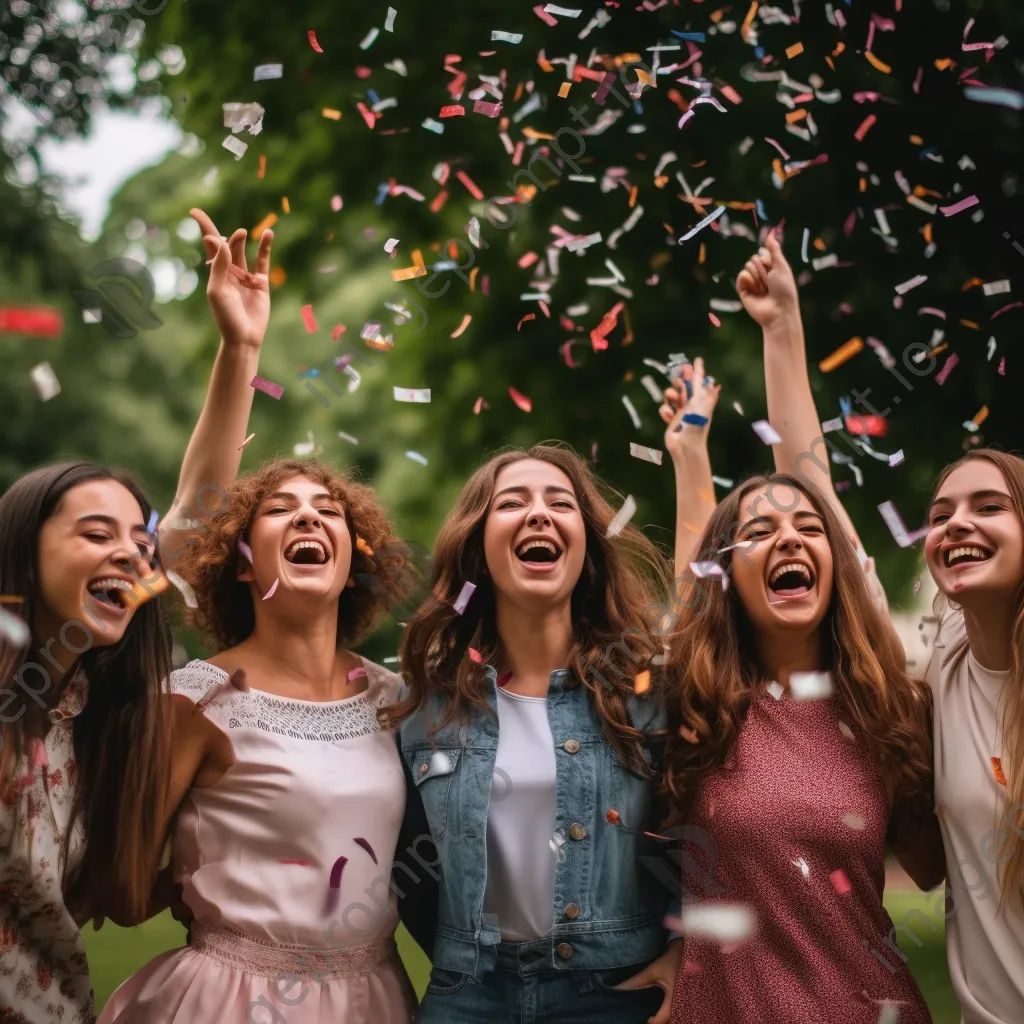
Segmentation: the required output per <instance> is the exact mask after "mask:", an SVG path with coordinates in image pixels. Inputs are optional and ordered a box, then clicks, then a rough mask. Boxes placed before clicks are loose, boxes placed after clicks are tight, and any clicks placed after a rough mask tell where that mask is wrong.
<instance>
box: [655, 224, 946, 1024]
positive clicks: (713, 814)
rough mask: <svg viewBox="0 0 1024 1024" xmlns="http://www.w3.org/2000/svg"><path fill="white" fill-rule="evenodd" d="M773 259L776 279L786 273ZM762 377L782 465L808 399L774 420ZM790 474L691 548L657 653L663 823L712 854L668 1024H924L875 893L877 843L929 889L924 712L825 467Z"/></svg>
mask: <svg viewBox="0 0 1024 1024" xmlns="http://www.w3.org/2000/svg"><path fill="white" fill-rule="evenodd" d="M769 245H770V250H771V258H772V260H773V264H772V265H774V270H773V271H772V272H773V273H775V274H777V275H778V274H780V273H783V272H785V271H788V269H789V268H788V266H786V265H785V262H784V260H782V259H781V251H779V250H778V247H777V244H776V243H775V242H774V240H772V241H771V242H770V243H769ZM764 256H766V254H763V257H764ZM763 257H762V258H755V260H753V261H751V262H748V264H747V267H746V269H745V270H744V272H743V273H742V274H741V275H740V278H739V281H738V290H739V293H740V296H741V298H742V299H743V301H744V303H745V305H746V306H747V309H748V311H750V312H751V314H752V315H753V316H754V317H755V319H758V321H759V322H762V324H763V321H764V320H765V319H767V320H768V321H769V323H768V325H767V326H765V337H766V346H767V345H768V344H769V343H770V341H771V340H772V339H771V337H770V335H771V322H770V314H771V313H772V308H771V307H772V304H773V301H774V299H775V296H774V295H772V294H770V292H769V283H770V284H773V285H776V286H777V285H778V283H777V281H776V280H775V279H769V282H768V283H766V280H765V278H766V277H767V274H768V271H767V270H766V267H765V259H764V258H763ZM790 276H791V275H790ZM783 284H784V282H783ZM793 287H794V289H795V283H794V285H793ZM767 376H768V409H769V415H770V416H771V420H772V423H773V425H775V426H776V428H777V429H778V430H780V431H785V434H784V438H785V439H786V441H785V442H784V444H782V445H778V446H777V447H776V449H775V451H776V459H777V460H778V461H781V459H782V458H783V457H784V454H785V451H786V447H785V446H786V444H792V443H793V434H794V433H795V434H796V437H797V438H798V439H799V437H800V431H799V428H800V425H801V423H811V422H813V423H815V424H816V423H817V417H816V415H815V413H814V408H813V400H811V398H810V388H809V387H807V388H806V399H807V400H808V401H810V402H811V408H810V410H807V409H806V408H804V406H803V404H802V399H803V397H804V396H803V393H802V389H801V393H800V394H794V390H795V387H794V386H793V382H794V381H797V382H799V380H800V379H801V378H800V370H799V367H797V366H791V367H790V369H789V371H788V377H787V383H786V384H785V385H784V386H786V387H789V388H790V392H789V396H790V401H788V402H780V400H779V390H778V389H779V387H780V382H779V377H780V375H779V374H778V373H777V369H776V368H774V367H773V366H772V365H771V364H769V371H768V374H767ZM803 379H806V377H805V376H804V378H803ZM780 450H781V451H782V453H783V454H780ZM794 468H795V472H790V473H782V472H777V473H773V474H771V475H769V476H759V477H755V478H753V479H751V480H748V481H746V482H745V483H743V484H742V485H740V486H739V487H737V488H736V489H735V490H734V491H733V492H732V493H731V494H730V495H729V496H728V497H727V498H726V499H725V500H724V501H722V502H721V504H720V505H719V506H718V508H717V509H716V510H715V513H714V515H713V516H712V517H711V521H710V522H709V523H708V525H707V528H706V530H705V532H704V535H703V537H702V539H701V543H700V549H701V551H702V552H703V553H702V555H701V557H702V558H703V559H708V560H713V561H714V562H715V563H716V564H717V569H716V570H714V571H712V570H710V567H707V568H705V567H702V573H701V578H700V579H699V580H698V581H696V582H697V583H698V584H699V587H698V590H697V592H696V593H695V594H694V596H693V599H692V600H691V602H690V607H689V608H688V609H687V610H686V611H685V612H684V614H683V615H682V617H681V621H680V623H679V627H678V634H677V636H676V637H675V639H674V641H673V644H672V649H671V654H670V665H671V671H670V673H669V682H668V687H667V689H668V709H669V713H668V721H669V738H668V742H667V750H666V770H665V791H666V795H667V798H668V802H669V805H670V809H671V813H670V815H669V819H668V824H669V825H684V826H685V827H686V828H687V829H688V830H689V832H690V835H689V836H688V837H687V838H694V837H696V836H698V835H699V836H700V837H701V838H702V839H703V840H704V842H703V844H702V845H704V847H705V850H706V851H708V852H709V853H710V855H711V856H710V857H709V860H710V863H707V864H702V863H701V862H700V861H697V860H691V862H690V864H691V865H692V867H693V868H694V869H697V868H698V865H699V870H700V872H701V873H702V875H703V877H702V878H700V879H697V878H695V877H694V874H695V871H693V870H691V871H688V872H687V873H686V875H685V877H684V901H685V905H684V910H683V915H682V925H681V928H682V930H683V932H684V939H683V942H684V947H685V948H684V963H683V965H682V966H681V968H680V973H679V980H678V982H677V984H676V990H675V1005H674V1006H673V1010H672V1022H673V1024H698V1022H699V1024H735V1022H737V1021H743V1022H744V1024H806V1022H807V1021H844V1022H847V1024H878V1022H879V1021H895V1020H897V1019H898V1020H899V1022H900V1024H925V1022H928V1021H930V1020H931V1017H930V1015H929V1012H928V1009H927V1006H926V1004H925V1001H924V999H923V997H922V996H921V993H920V991H919V990H918V988H917V985H916V984H915V982H914V979H913V977H912V975H911V974H910V972H909V970H908V969H907V968H906V966H905V963H904V962H903V960H905V958H903V959H902V960H901V958H902V954H900V953H899V949H898V947H897V946H896V945H895V941H894V938H893V936H894V929H893V924H892V921H891V920H890V919H889V916H888V914H887V913H886V911H885V908H884V906H883V904H882V893H883V889H884V885H885V853H886V846H887V843H888V844H889V845H891V847H892V848H893V850H894V852H895V853H896V855H897V857H898V858H899V859H900V863H901V864H902V865H903V867H904V868H905V869H906V870H907V872H908V873H909V874H910V875H911V877H912V878H914V880H915V881H917V882H918V884H920V885H922V887H931V886H934V885H936V884H938V882H939V881H941V879H942V864H941V859H940V860H939V862H938V863H936V862H935V857H934V851H935V841H936V837H937V829H936V823H935V820H934V816H933V814H932V811H933V807H932V804H933V798H932V792H931V786H932V773H931V742H930V737H929V731H928V721H929V709H930V702H929V700H928V693H927V690H926V688H925V687H924V686H923V685H921V684H920V683H917V682H915V681H914V680H912V679H911V678H910V677H909V676H908V675H907V673H906V671H905V659H904V656H903V651H902V648H901V647H900V644H899V641H898V639H897V638H895V637H894V636H893V634H892V630H891V627H890V625H889V623H888V618H887V616H885V614H884V611H885V609H884V605H881V604H879V603H876V601H875V600H874V599H873V596H872V593H871V591H870V590H869V586H868V579H867V574H866V572H865V569H864V567H863V566H862V564H861V561H860V560H859V559H858V552H857V548H858V547H859V543H858V541H857V538H856V533H855V532H854V530H853V524H852V523H851V522H850V520H849V517H848V516H846V514H845V512H843V511H842V506H841V505H839V503H838V500H837V499H836V498H835V494H834V491H833V490H832V488H831V481H829V480H828V477H827V466H826V474H825V477H824V479H823V481H822V484H823V486H822V487H819V486H816V485H815V484H814V483H812V482H811V481H809V480H807V479H806V478H805V477H804V476H803V475H800V468H801V467H800V465H799V462H798V463H797V464H796V466H795V467H794ZM826 483H827V487H828V490H827V491H826V490H824V486H825V484H826ZM883 951H885V952H884V954H883Z"/></svg>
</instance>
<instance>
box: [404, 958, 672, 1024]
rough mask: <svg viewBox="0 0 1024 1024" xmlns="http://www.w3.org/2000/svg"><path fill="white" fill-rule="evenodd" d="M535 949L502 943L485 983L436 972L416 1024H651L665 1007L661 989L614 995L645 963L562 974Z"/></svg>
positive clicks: (462, 976)
mask: <svg viewBox="0 0 1024 1024" xmlns="http://www.w3.org/2000/svg"><path fill="white" fill-rule="evenodd" d="M530 947H531V944H530V943H529V942H521V943H512V942H503V943H501V945H499V946H498V968H497V970H494V971H488V972H487V974H485V975H484V977H483V980H482V981H480V982H475V981H473V979H472V978H470V976H469V975H468V974H458V973H456V972H455V971H444V970H440V969H438V968H436V967H435V968H433V970H431V972H430V984H429V985H428V986H427V991H426V994H425V995H424V997H423V1002H422V1003H421V1004H420V1009H419V1012H418V1013H417V1015H416V1024H647V1021H648V1020H649V1019H650V1018H651V1017H653V1016H654V1014H655V1013H657V1012H658V1008H659V1007H660V1006H661V1002H662V999H663V998H664V993H663V992H662V991H661V989H660V988H645V989H639V990H637V991H635V992H616V991H614V990H613V986H615V985H618V984H620V983H621V982H623V981H625V980H626V979H627V978H632V977H633V975H634V974H639V973H640V971H642V970H643V969H644V968H645V967H646V966H647V964H646V963H639V964H633V965H631V966H628V967H617V968H615V969H614V970H611V971H571V970H570V971H565V970H561V971H560V970H555V969H554V968H553V967H551V966H550V965H549V964H546V963H544V962H543V960H541V959H539V958H538V956H537V955H536V954H535V953H534V952H533V951H532V950H531V948H530ZM548 948H550V947H548Z"/></svg>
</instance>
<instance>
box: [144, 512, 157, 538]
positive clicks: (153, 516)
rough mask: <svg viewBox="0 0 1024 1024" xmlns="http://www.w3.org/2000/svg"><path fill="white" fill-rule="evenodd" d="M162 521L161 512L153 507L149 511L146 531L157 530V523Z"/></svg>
mask: <svg viewBox="0 0 1024 1024" xmlns="http://www.w3.org/2000/svg"><path fill="white" fill-rule="evenodd" d="M159 522H160V513H159V512H157V510H156V509H153V511H152V512H150V513H149V523H148V524H147V526H146V533H153V532H155V530H156V524H157V523H159Z"/></svg>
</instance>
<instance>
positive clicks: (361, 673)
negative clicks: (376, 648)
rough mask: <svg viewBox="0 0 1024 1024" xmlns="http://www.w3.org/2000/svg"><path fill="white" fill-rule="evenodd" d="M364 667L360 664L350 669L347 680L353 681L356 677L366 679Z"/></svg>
mask: <svg viewBox="0 0 1024 1024" xmlns="http://www.w3.org/2000/svg"><path fill="white" fill-rule="evenodd" d="M366 678H367V676H366V669H365V668H363V666H362V665H360V666H359V667H358V668H354V669H352V671H351V672H349V674H348V681H349V682H350V683H354V682H355V681H356V680H357V679H366Z"/></svg>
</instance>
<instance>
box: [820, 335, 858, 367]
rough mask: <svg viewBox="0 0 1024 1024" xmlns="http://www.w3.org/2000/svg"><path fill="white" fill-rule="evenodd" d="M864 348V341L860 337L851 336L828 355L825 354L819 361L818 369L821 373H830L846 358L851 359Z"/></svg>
mask: <svg viewBox="0 0 1024 1024" xmlns="http://www.w3.org/2000/svg"><path fill="white" fill-rule="evenodd" d="M862 348H864V342H863V341H862V340H861V339H860V338H851V339H850V340H849V341H848V342H846V343H845V344H843V345H840V346H839V348H837V349H836V350H835V352H833V353H832V354H831V355H830V356H826V357H825V358H824V359H822V361H821V362H820V363H818V369H819V370H821V372H822V373H831V372H832V370H834V369H836V368H837V367H839V366H842V365H843V363H845V362H846V361H847V360H849V359H852V358H853V357H854V356H855V355H856V354H857V353H858V352H860V350H861V349H862Z"/></svg>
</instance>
